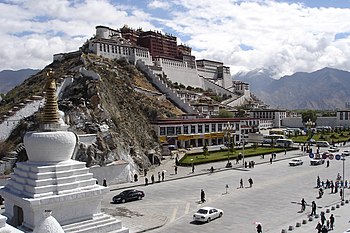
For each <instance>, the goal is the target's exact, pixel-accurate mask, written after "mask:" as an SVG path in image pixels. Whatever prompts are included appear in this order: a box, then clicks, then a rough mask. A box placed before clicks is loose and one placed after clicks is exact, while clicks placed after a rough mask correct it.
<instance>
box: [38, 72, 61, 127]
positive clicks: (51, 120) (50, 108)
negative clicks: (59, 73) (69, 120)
mask: <svg viewBox="0 0 350 233" xmlns="http://www.w3.org/2000/svg"><path fill="white" fill-rule="evenodd" d="M53 74H54V72H53V70H52V69H49V71H48V72H47V73H46V76H47V77H48V80H47V82H46V86H45V89H46V102H45V106H44V113H43V118H42V124H50V125H56V126H57V125H58V124H59V119H60V118H59V114H58V104H57V97H56V80H55V79H54V77H53Z"/></svg>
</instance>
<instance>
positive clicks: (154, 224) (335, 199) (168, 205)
mask: <svg viewBox="0 0 350 233" xmlns="http://www.w3.org/2000/svg"><path fill="white" fill-rule="evenodd" d="M346 149H349V148H346V147H344V148H342V150H346ZM292 157H300V158H302V159H303V161H304V164H303V165H302V166H297V167H290V166H289V165H288V161H289V160H290V159H291V158H292ZM269 158H270V155H266V156H265V158H264V159H261V158H260V157H253V158H246V160H247V161H252V160H254V161H255V162H256V166H255V167H254V168H251V169H249V168H246V169H245V168H242V166H241V165H235V164H234V167H233V168H232V169H225V168H224V167H225V164H226V161H224V162H218V163H212V164H205V165H198V166H196V167H195V172H194V173H191V168H189V167H179V168H178V174H177V175H175V174H174V161H173V160H171V159H167V160H166V161H163V163H162V165H161V166H160V167H157V168H155V169H154V170H151V171H150V172H149V173H148V176H150V175H151V174H155V177H156V181H157V180H158V178H157V172H158V171H162V170H166V173H165V174H166V176H165V181H164V182H160V183H156V184H151V185H148V186H145V185H144V177H140V180H139V181H138V182H136V183H127V184H119V185H114V186H111V187H110V189H111V192H110V193H109V194H108V195H107V196H106V197H105V198H104V200H103V203H102V207H103V210H104V211H106V212H107V213H110V214H112V215H114V216H116V218H118V219H121V220H122V221H123V225H124V226H126V227H128V228H130V230H131V232H145V231H149V232H169V233H171V232H174V233H175V232H222V233H225V232H239V233H246V232H247V233H248V232H256V230H255V222H261V223H262V225H263V232H272V233H274V232H276V233H280V232H283V230H285V232H296V233H306V232H317V231H316V230H315V226H316V224H317V222H318V221H319V220H320V218H315V217H313V218H309V217H308V215H309V214H310V212H311V207H310V206H309V205H310V204H311V202H312V201H315V202H316V203H317V206H318V208H317V213H318V214H319V213H320V212H321V211H324V212H326V211H327V212H328V210H329V213H326V218H327V219H328V218H329V216H330V214H331V213H333V214H334V216H335V219H336V220H335V221H336V228H335V230H333V231H331V232H333V233H337V232H339V233H342V232H344V231H345V230H346V229H348V228H350V223H349V220H350V208H349V206H350V204H344V205H341V201H340V196H339V192H338V193H336V194H330V190H325V194H324V196H323V197H322V198H321V199H318V198H317V196H318V189H317V188H316V187H315V186H316V179H317V176H320V178H321V180H326V179H330V180H335V179H336V176H337V174H338V173H340V174H341V175H342V168H343V162H342V161H335V160H332V161H331V162H330V167H328V168H326V166H325V164H324V165H319V166H310V165H309V158H308V157H307V155H305V154H303V153H302V152H301V151H298V150H296V151H290V152H287V154H286V155H285V154H284V153H280V154H277V159H276V160H275V161H274V162H273V163H272V164H270V163H269ZM349 158H350V157H349ZM349 162H350V161H349ZM212 165H213V166H214V168H215V169H216V171H215V172H214V173H209V168H210V166H212ZM345 165H346V166H345V174H346V176H345V177H350V176H349V175H350V170H349V169H347V168H348V167H350V165H348V164H347V162H345ZM348 170H349V172H348ZM250 177H251V178H252V179H253V180H254V184H253V187H252V188H249V187H248V186H249V185H248V182H247V180H248V179H249V178H250ZM241 178H242V179H243V181H244V186H245V187H244V188H241V189H239V188H238V187H239V180H240V179H241ZM226 185H228V188H227V189H226ZM131 187H135V188H137V189H141V190H144V191H145V193H146V197H145V198H144V199H143V200H141V201H135V202H129V203H125V204H111V203H110V201H111V198H112V197H113V196H114V195H116V194H117V193H119V192H121V191H122V190H123V189H126V188H131ZM201 189H204V190H205V192H206V199H207V202H206V203H204V204H201V203H199V199H200V190H201ZM226 191H227V193H226ZM302 198H305V200H306V202H307V203H308V204H309V205H308V206H307V207H306V211H304V212H301V211H300V209H301V206H300V204H299V202H300V200H301V199H302ZM349 198H350V189H349V190H348V189H347V190H345V199H346V200H349ZM201 206H213V207H217V208H220V209H223V210H224V216H223V217H222V218H221V219H217V220H214V221H212V222H210V223H209V224H197V223H194V222H192V214H193V213H194V212H195V211H196V210H197V209H198V208H200V207H201ZM337 207H339V208H337ZM332 208H334V210H332ZM303 220H304V223H303ZM297 223H300V225H301V226H300V227H296V225H297ZM289 228H290V229H292V230H288V229H289Z"/></svg>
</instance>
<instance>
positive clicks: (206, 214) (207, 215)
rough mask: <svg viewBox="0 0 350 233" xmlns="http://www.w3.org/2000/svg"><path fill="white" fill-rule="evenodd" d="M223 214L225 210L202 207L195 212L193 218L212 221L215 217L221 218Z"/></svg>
mask: <svg viewBox="0 0 350 233" xmlns="http://www.w3.org/2000/svg"><path fill="white" fill-rule="evenodd" d="M223 214H224V211H223V210H220V209H217V208H213V207H202V208H200V209H199V210H198V211H197V212H196V213H195V214H193V220H194V221H198V222H210V221H211V220H213V219H216V218H220V217H221V216H222V215H223Z"/></svg>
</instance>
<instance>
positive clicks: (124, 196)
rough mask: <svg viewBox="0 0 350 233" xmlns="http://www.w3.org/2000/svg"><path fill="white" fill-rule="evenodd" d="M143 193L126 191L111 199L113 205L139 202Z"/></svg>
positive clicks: (131, 190)
mask: <svg viewBox="0 0 350 233" xmlns="http://www.w3.org/2000/svg"><path fill="white" fill-rule="evenodd" d="M143 197H145V193H144V192H143V191H141V190H136V189H128V190H125V191H123V192H121V193H119V194H118V195H116V196H114V197H113V199H112V200H113V203H125V202H127V201H134V200H141V199H142V198H143Z"/></svg>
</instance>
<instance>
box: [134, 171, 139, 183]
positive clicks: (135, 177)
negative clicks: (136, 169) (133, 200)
mask: <svg viewBox="0 0 350 233" xmlns="http://www.w3.org/2000/svg"><path fill="white" fill-rule="evenodd" d="M138 180H139V178H138V176H137V174H136V173H135V174H134V182H137V181H138Z"/></svg>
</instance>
